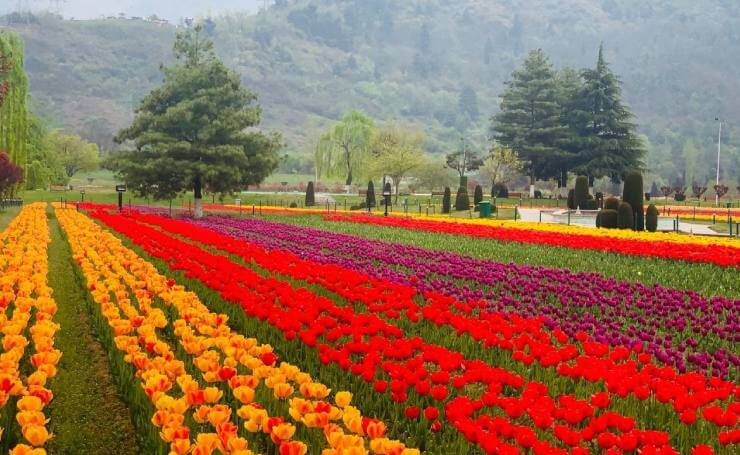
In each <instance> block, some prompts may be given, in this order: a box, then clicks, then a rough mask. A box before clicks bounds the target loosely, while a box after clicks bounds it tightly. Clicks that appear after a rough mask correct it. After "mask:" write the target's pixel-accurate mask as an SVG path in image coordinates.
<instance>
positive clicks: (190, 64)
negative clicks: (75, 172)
mask: <svg viewBox="0 0 740 455" xmlns="http://www.w3.org/2000/svg"><path fill="white" fill-rule="evenodd" d="M174 52H175V56H176V57H177V59H178V64H177V65H175V66H172V67H169V68H165V69H164V82H163V83H162V85H160V86H159V87H157V88H155V89H154V90H152V92H151V93H150V94H149V95H147V96H146V97H144V99H143V100H142V101H141V103H140V105H139V107H138V108H137V110H136V117H135V119H134V122H133V124H132V125H131V126H130V127H128V128H126V129H124V130H122V131H121V132H119V133H118V136H117V137H116V141H117V142H120V143H132V144H133V146H134V147H133V149H131V150H128V151H124V152H119V154H118V155H117V156H116V157H115V158H114V159H113V160H112V163H111V164H112V166H113V168H114V169H115V170H116V172H117V175H118V176H119V177H120V178H122V179H123V180H124V181H125V182H126V183H127V184H128V185H129V186H130V187H131V189H132V190H133V191H134V192H135V193H137V194H139V195H153V196H154V198H155V199H171V198H173V197H174V196H175V195H176V194H178V193H180V192H183V191H187V190H192V191H193V194H194V200H195V216H196V217H201V216H202V215H203V209H202V199H203V191H204V190H205V189H208V190H210V191H213V192H218V193H227V192H232V191H236V190H240V189H242V188H244V187H246V186H248V185H254V184H258V183H260V182H261V181H262V180H264V179H265V177H267V176H268V175H270V173H271V172H272V171H273V170H274V169H275V168H276V167H277V164H278V156H277V152H278V150H279V149H280V148H281V147H282V143H281V141H280V138H279V137H278V136H277V135H265V134H263V133H261V132H259V131H255V130H254V129H253V128H254V127H256V126H257V125H258V124H259V123H260V115H261V110H260V108H259V106H258V105H257V104H256V100H257V97H256V95H255V94H254V93H252V92H251V91H249V90H247V89H246V88H244V87H242V85H241V80H240V78H239V76H238V75H237V74H236V73H235V72H234V71H231V70H229V69H228V68H226V66H225V65H224V64H223V62H222V61H221V60H219V59H218V58H217V57H216V55H215V53H214V52H213V43H212V42H211V41H209V40H207V39H206V38H205V37H204V36H203V31H202V28H201V27H200V26H196V27H194V28H191V29H188V30H185V31H183V32H180V33H178V35H177V39H176V41H175V46H174Z"/></svg>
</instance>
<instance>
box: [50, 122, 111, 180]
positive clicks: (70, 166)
mask: <svg viewBox="0 0 740 455" xmlns="http://www.w3.org/2000/svg"><path fill="white" fill-rule="evenodd" d="M44 147H45V148H46V149H47V150H48V151H49V155H50V156H48V157H47V158H48V159H51V160H53V161H54V162H55V163H58V164H59V165H60V166H61V167H62V168H63V169H64V174H65V175H66V177H67V179H70V178H72V177H73V176H74V175H75V174H77V173H78V172H80V171H82V172H90V171H94V170H96V169H97V168H98V166H99V164H100V151H99V150H98V145H97V144H94V143H92V142H87V141H86V140H84V139H82V138H81V137H80V136H78V135H76V134H64V133H63V132H62V131H60V130H54V131H52V132H51V133H49V135H48V137H47V138H46V142H45V144H44Z"/></svg>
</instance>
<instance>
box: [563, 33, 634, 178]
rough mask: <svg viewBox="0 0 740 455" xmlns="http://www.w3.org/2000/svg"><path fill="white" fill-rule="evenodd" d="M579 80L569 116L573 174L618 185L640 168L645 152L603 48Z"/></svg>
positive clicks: (619, 84) (618, 82) (600, 48)
mask: <svg viewBox="0 0 740 455" xmlns="http://www.w3.org/2000/svg"><path fill="white" fill-rule="evenodd" d="M581 77H582V78H583V85H582V87H581V89H580V90H579V92H578V94H577V96H576V99H575V100H574V101H573V109H572V111H571V112H570V113H569V115H568V120H569V124H570V127H571V134H572V135H573V136H574V137H575V138H576V140H575V141H574V142H575V143H576V144H577V146H576V150H574V151H575V152H576V153H577V157H576V159H575V162H574V163H573V164H574V167H573V169H572V171H573V172H577V173H581V174H585V175H588V176H589V177H590V179H593V178H599V177H610V178H611V179H612V181H615V182H617V181H619V180H621V179H623V178H624V176H625V174H626V173H627V172H628V171H630V170H632V169H639V168H640V167H641V165H642V162H641V159H642V156H643V155H644V153H645V151H644V149H643V146H642V142H641V140H640V138H639V137H638V135H637V132H636V129H637V127H636V125H635V124H634V123H632V118H633V115H632V112H630V110H629V108H627V107H626V106H625V105H624V104H623V103H622V99H621V98H622V88H621V83H620V81H619V78H618V77H617V76H616V75H615V74H614V73H613V72H612V71H611V69H610V68H609V64H608V63H607V62H606V61H605V60H604V49H603V46H601V47H599V57H598V60H597V62H596V67H595V68H593V69H586V70H583V71H582V72H581Z"/></svg>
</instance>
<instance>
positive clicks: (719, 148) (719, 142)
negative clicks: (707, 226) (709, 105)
mask: <svg viewBox="0 0 740 455" xmlns="http://www.w3.org/2000/svg"><path fill="white" fill-rule="evenodd" d="M714 120H716V121H718V122H719V133H718V134H717V183H716V184H717V185H718V186H719V159H720V156H721V154H722V120H721V119H720V118H719V117H715V118H714ZM715 193H716V191H715ZM714 203H715V205H717V206H719V194H717V195H716V196H715V201H714Z"/></svg>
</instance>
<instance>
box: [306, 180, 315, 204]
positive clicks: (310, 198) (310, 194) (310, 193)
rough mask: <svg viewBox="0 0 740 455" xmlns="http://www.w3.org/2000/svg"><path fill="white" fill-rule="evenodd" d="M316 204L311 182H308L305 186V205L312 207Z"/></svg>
mask: <svg viewBox="0 0 740 455" xmlns="http://www.w3.org/2000/svg"><path fill="white" fill-rule="evenodd" d="M315 205H316V194H315V193H314V189H313V182H308V186H307V187H306V207H313V206H315Z"/></svg>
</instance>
